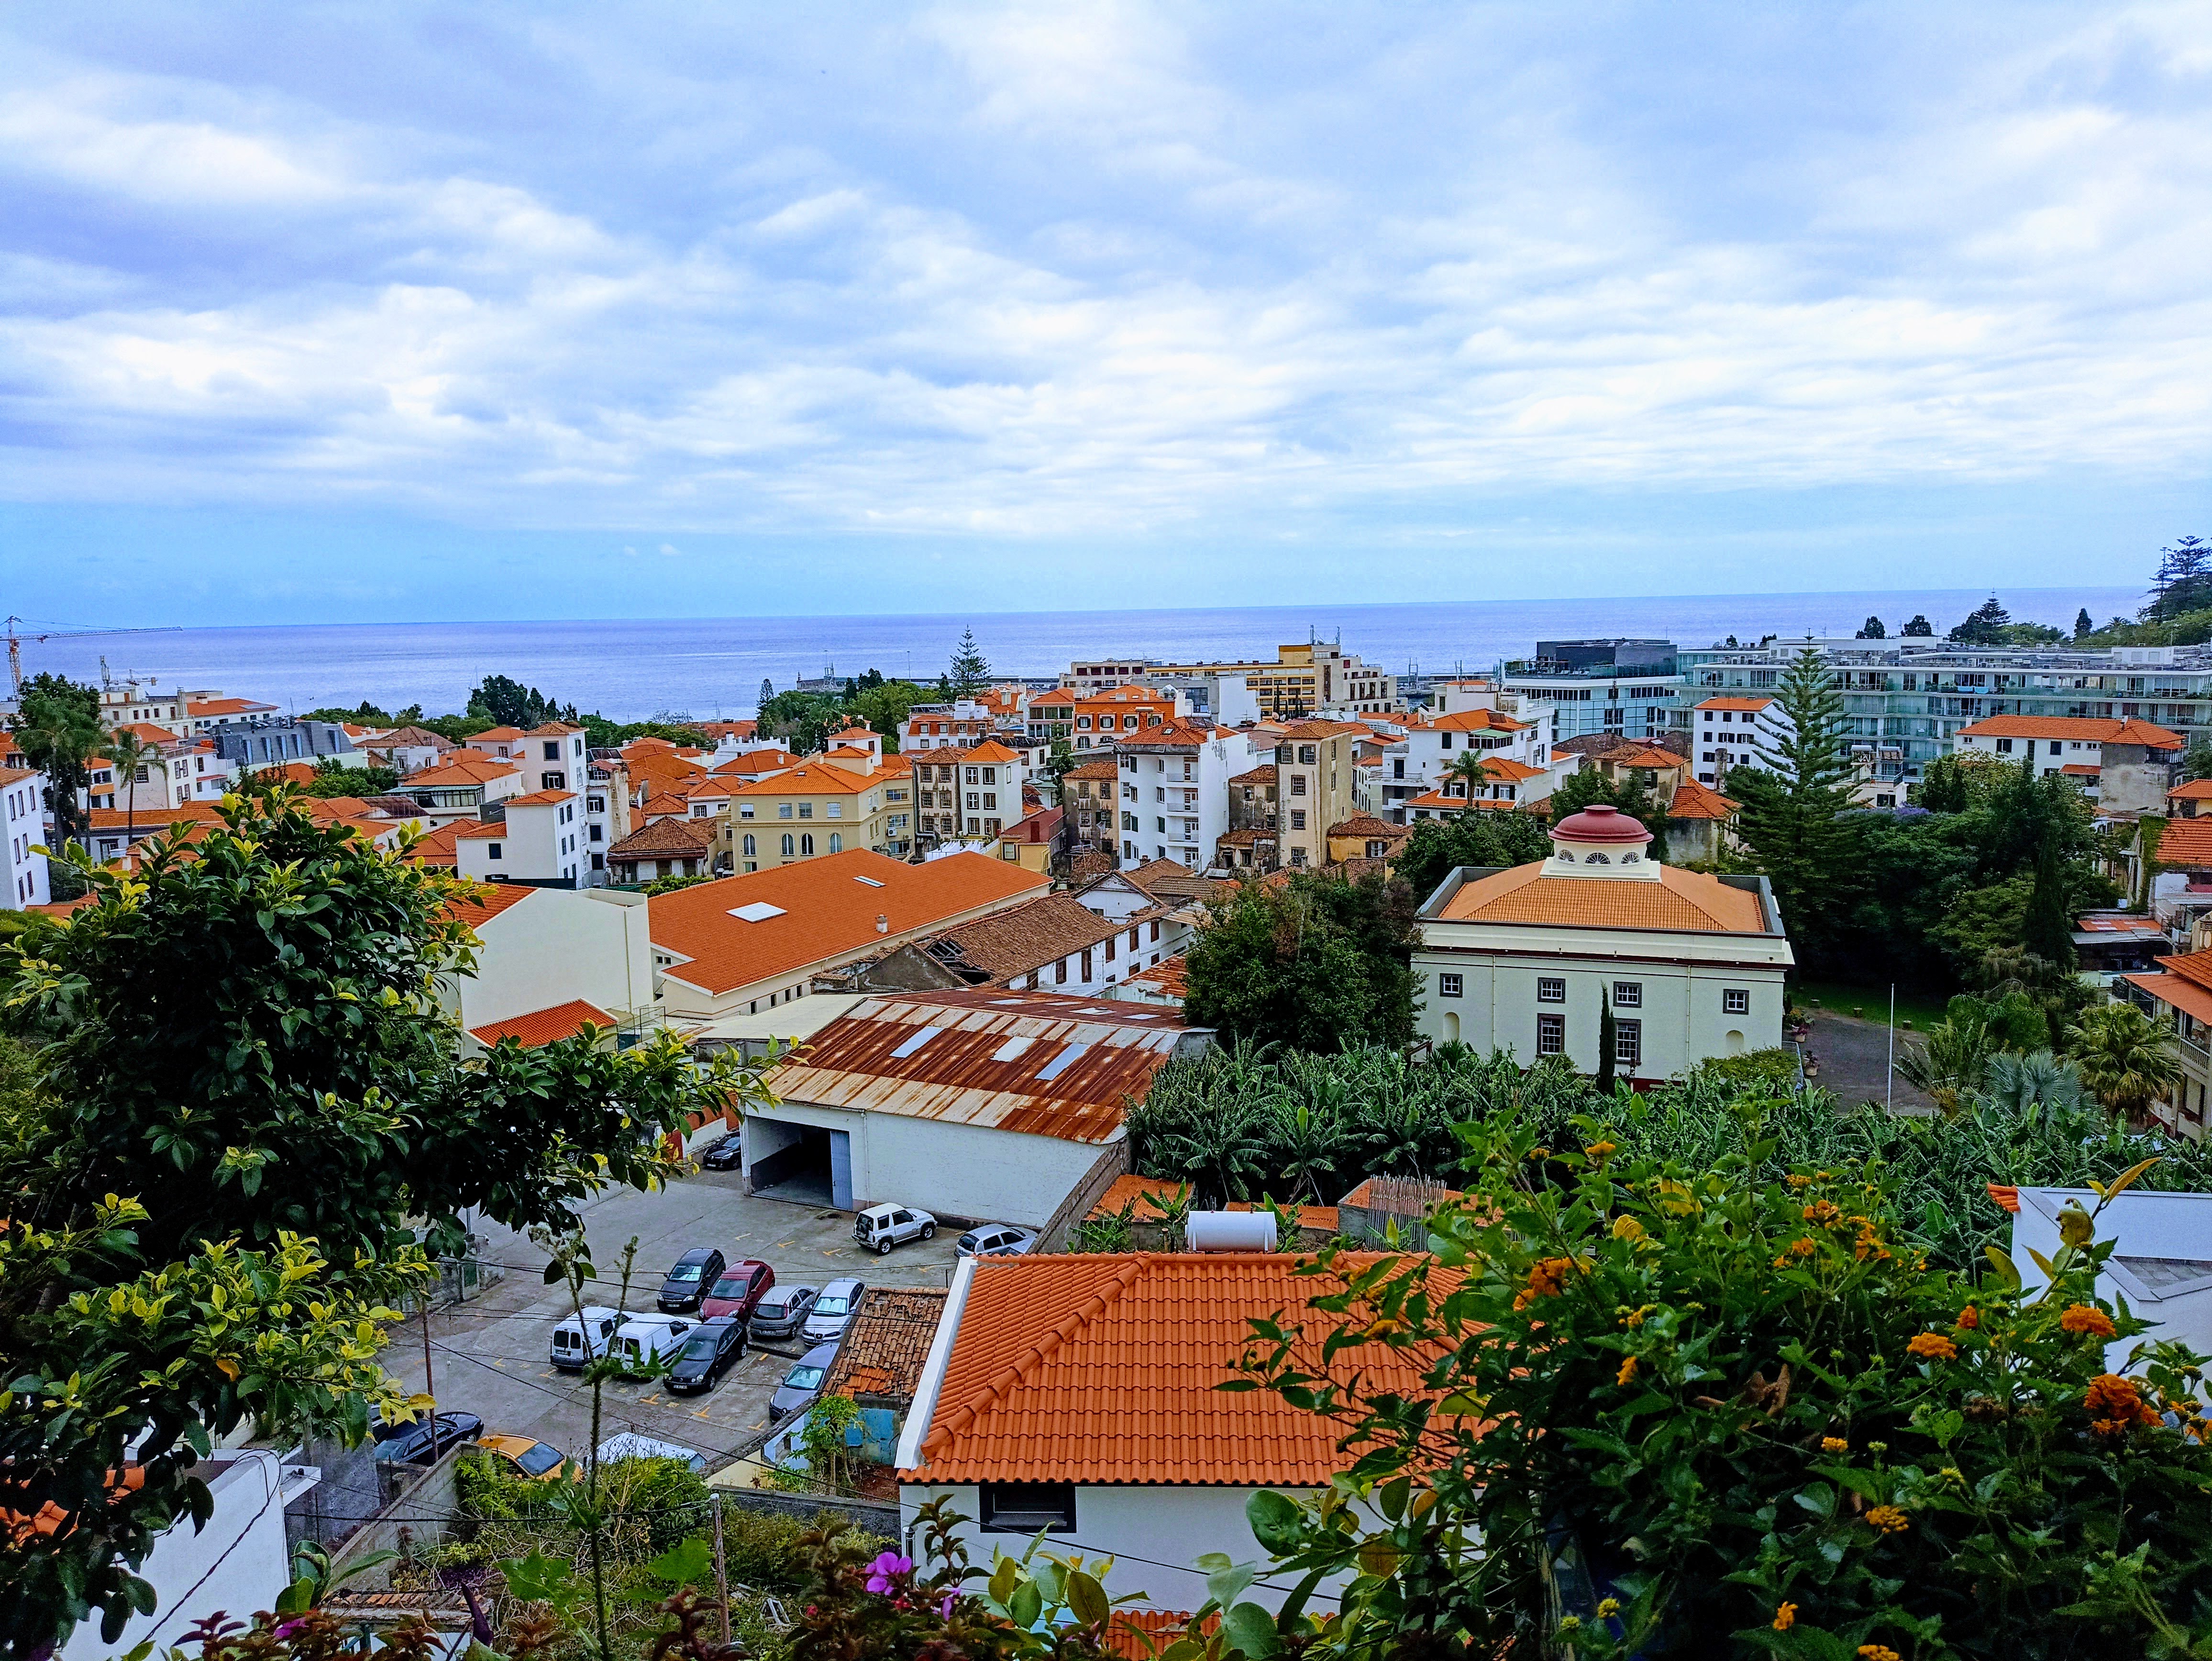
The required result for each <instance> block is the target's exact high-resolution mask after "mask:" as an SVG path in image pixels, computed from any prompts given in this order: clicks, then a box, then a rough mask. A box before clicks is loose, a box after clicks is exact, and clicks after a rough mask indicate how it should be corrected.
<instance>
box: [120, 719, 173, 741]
mask: <svg viewBox="0 0 2212 1661" xmlns="http://www.w3.org/2000/svg"><path fill="white" fill-rule="evenodd" d="M115 731H116V733H117V734H118V736H119V735H120V734H122V733H130V734H131V737H133V738H135V739H138V740H139V741H140V742H141V743H143V744H174V743H176V742H177V735H176V734H175V733H172V732H171V731H170V730H169V729H168V728H167V727H156V726H155V725H154V723H153V722H152V721H126V722H125V723H124V724H123V725H122V726H120V727H117V728H116V729H115Z"/></svg>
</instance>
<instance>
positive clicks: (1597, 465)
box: [0, 0, 2212, 623]
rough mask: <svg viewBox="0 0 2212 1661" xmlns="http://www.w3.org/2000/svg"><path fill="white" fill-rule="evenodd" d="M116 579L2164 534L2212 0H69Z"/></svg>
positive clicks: (1942, 577) (86, 563) (6, 500)
mask: <svg viewBox="0 0 2212 1661" xmlns="http://www.w3.org/2000/svg"><path fill="white" fill-rule="evenodd" d="M6 29H7V33H5V34H4V36H0V574H4V581H0V600H4V602H5V609H7V610H9V611H21V612H22V613H24V614H26V615H27V616H33V617H37V618H45V619H50V620H58V621H66V622H76V623H84V622H88V621H96V620H118V621H137V620H144V621H181V622H280V621H294V620H302V621H304V620H345V619H377V618H490V617H518V618H520V617H572V618H573V617H594V616H613V615H623V616H661V615H683V614H691V615H700V614H709V615H730V614H733V613H743V612H745V611H759V612H787V613H788V612H796V613H822V612H835V611H903V610H928V611H945V610H950V609H956V608H958V607H972V608H977V609H1008V610H1019V609H1051V608H1056V607H1062V606H1082V605H1093V604H1095V605H1109V606H1119V605H1197V604H1221V603H1236V602H1240V601H1249V602H1269V603H1280V602H1290V601H1300V602H1303V601H1309V600H1325V599H1335V600H1348V599H1354V598H1366V599H1376V600H1384V599H1425V598H1451V599H1498V598H1511V597H1517V596H1543V595H1578V594H1597V593H1612V594H1619V593H1661V592H1716V593H1717V592H1730V591H1750V592H1769V591H1777V590H1790V589H1835V588H1871V587H1885V586H1900V587H1901V586H1913V587H1926V586H1929V585H1931V584H1948V583H1956V584H1958V585H1960V586H1978V585H1985V584H1992V583H1996V584H2002V585H2004V586H2006V587H2015V586H2020V585H2027V584H2035V583H2050V584H2082V583H2096V582H2128V581H2135V580H2136V578H2137V576H2138V575H2140V574H2142V572H2143V571H2144V570H2145V569H2147V568H2148V565H2149V564H2150V563H2152V562H2153V561H2154V559H2155V557H2156V551H2157V548H2158V545H2160V543H2161V542H2164V541H2168V540H2171V539H2172V538H2173V537H2175V536H2177V535H2180V534H2185V533H2187V532H2192V531H2194V532H2204V533H2206V534H2212V514H2208V512H2207V508H2208V507H2212V491H2208V490H2207V487H2206V469H2207V463H2208V459H2212V282H2208V280H2207V276H2206V272H2207V265H2208V257H2207V252H2206V250H2207V247H2208V246H2212V238H2209V237H2208V233H2212V9H2208V7H2207V6H2205V5H2180V6H2171V7H2168V6H2148V7H2140V8H2117V7H2114V8H2104V9H2090V8H2083V7H2075V8H2054V7H2038V6H2034V5H2021V4H2012V5H2006V6H2002V7H1991V6H1977V7H1972V8H1952V7H1947V6H1943V5H1940V4H1929V3H1916V4H1911V5H1905V4H1897V5H1891V6H1885V7H1876V8H1850V7H1844V6H1835V5H1821V6H1808V7H1805V8H1802V9H1797V10H1795V11H1790V10H1785V9H1782V8H1779V7H1771V6H1731V7H1728V8H1717V7H1707V8H1698V7H1685V6H1683V5H1681V4H1680V3H1672V4H1653V5H1650V6H1645V7H1637V6H1625V5H1623V6H1609V5H1604V4H1591V5H1583V6H1571V7H1570V6H1554V5H1535V4H1530V5H1527V6H1517V7H1480V6H1470V5H1464V4H1455V5H1439V6H1434V7H1420V6H1414V5H1402V6H1389V7H1385V6H1363V7H1345V6H1340V5H1313V6H1309V7H1294V6H1273V7H1267V8H1261V7H1251V8H1245V9H1228V8H1206V7H1203V6H1192V5H1176V6H1160V7H1158V8H1147V7H1145V6H1141V5H1126V6H1116V5H1108V6H1099V7H1085V6H1079V5H1066V6H1045V5H1039V6H1031V7H1016V8H1007V9H995V8H984V7H966V6H951V7H946V8H942V9H933V8H915V9H896V8H893V7H889V6H884V5H882V4H880V3H875V4H866V5H859V6H839V5H836V4H831V3H811V4H808V5H805V6H769V5H760V4H750V5H749V4H720V5H706V4H700V5H695V6H682V7H678V6H668V7H651V6H623V5H606V4H599V5H592V6H578V7H574V8H567V9H564V8H562V7H560V6H557V5H532V6H514V7H498V6H490V5H469V6H465V7H464V6H458V5H457V6H453V7H450V8H425V7H415V6H407V5H403V4H370V3H362V4H358V5H354V6H303V5H301V4H299V3H296V0H283V3H276V4H268V5H257V4H252V3H244V0H233V3H225V4H222V5H220V6H213V5H210V6H208V7H205V8H195V7H191V6H189V5H184V4H167V5H161V6H155V7H145V6H137V5H133V4H130V3H120V0H103V3H101V4H100V5H97V6H79V7H58V6H55V7H37V8H16V9H12V10H11V11H10V12H9V14H8V18H7V23H6Z"/></svg>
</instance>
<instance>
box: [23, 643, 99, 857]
mask: <svg viewBox="0 0 2212 1661" xmlns="http://www.w3.org/2000/svg"><path fill="white" fill-rule="evenodd" d="M13 730H14V732H15V743H16V745H17V747H18V748H20V749H21V751H22V752H23V759H24V760H25V761H26V762H27V763H29V764H30V765H31V766H32V767H33V768H35V769H36V770H38V771H40V772H41V773H44V774H45V775H46V811H47V812H50V813H52V815H53V816H54V841H55V843H57V845H60V844H64V843H71V842H79V841H82V839H83V837H84V831H85V826H86V825H87V824H88V823H89V822H90V821H89V820H88V818H87V817H86V812H85V809H84V807H83V806H82V805H81V804H80V802H79V800H78V798H79V797H80V796H81V795H82V794H84V793H85V792H86V791H87V790H88V789H89V788H91V785H92V772H91V770H90V768H88V766H87V765H86V764H87V763H88V762H89V761H90V760H91V759H92V758H93V757H94V756H96V755H97V754H99V752H100V742H101V740H102V739H103V738H104V737H105V732H104V729H103V728H102V727H101V725H100V689H99V688H98V687H95V686H86V685H82V684H79V683H78V682H76V681H73V680H68V679H65V678H63V677H62V676H60V675H52V674H46V673H45V672H40V673H39V674H35V675H33V676H32V677H31V678H30V679H28V680H27V681H25V682H24V683H23V690H22V691H21V693H20V694H19V695H18V696H17V698H16V702H15V721H14V724H13Z"/></svg>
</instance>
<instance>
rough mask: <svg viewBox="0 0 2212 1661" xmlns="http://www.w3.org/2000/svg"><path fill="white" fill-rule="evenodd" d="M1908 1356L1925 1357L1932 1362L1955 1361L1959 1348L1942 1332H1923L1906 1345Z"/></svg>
mask: <svg viewBox="0 0 2212 1661" xmlns="http://www.w3.org/2000/svg"><path fill="white" fill-rule="evenodd" d="M1905 1350H1906V1352H1907V1353H1908V1354H1913V1355H1919V1356H1923V1357H1925V1358H1926V1359H1927V1360H1931V1361H1955V1360H1958V1359H1959V1347H1958V1345H1956V1344H1954V1343H1953V1342H1951V1341H1950V1340H1949V1339H1948V1338H1946V1337H1945V1336H1944V1335H1942V1333H1940V1332H1923V1333H1921V1334H1919V1335H1917V1336H1916V1337H1915V1338H1913V1340H1912V1341H1911V1342H1910V1343H1908V1344H1906V1345H1905Z"/></svg>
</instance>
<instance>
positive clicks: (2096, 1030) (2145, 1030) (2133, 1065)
mask: <svg viewBox="0 0 2212 1661" xmlns="http://www.w3.org/2000/svg"><path fill="white" fill-rule="evenodd" d="M2066 1043H2067V1045H2068V1047H2069V1049H2070V1050H2072V1051H2073V1055H2074V1064H2075V1066H2076V1067H2077V1068H2080V1069H2081V1082H2082V1083H2084V1084H2086V1085H2087V1086H2089V1088H2090V1089H2091V1090H2093V1091H2094V1092H2096V1096H2097V1099H2098V1100H2099V1101H2100V1102H2102V1103H2103V1104H2105V1105H2106V1107H2108V1108H2110V1109H2111V1110H2112V1111H2113V1112H2115V1113H2129V1114H2135V1115H2138V1116H2139V1115H2141V1114H2142V1113H2144V1112H2146V1111H2147V1110H2148V1109H2149V1107H2150V1104H2152V1103H2153V1102H2154V1101H2157V1100H2159V1099H2160V1098H2162V1097H2163V1096H2165V1095H2166V1092H2168V1091H2169V1090H2171V1089H2172V1087H2173V1086H2174V1085H2175V1084H2176V1083H2178V1082H2179V1080H2180V1078H2181V1062H2180V1060H2179V1057H2178V1056H2176V1055H2175V1053H2174V1047H2173V1029H2172V1027H2171V1026H2169V1025H2166V1023H2165V1022H2164V1021H2154V1020H2153V1019H2151V1018H2150V1017H2149V1016H2148V1015H2146V1014H2144V1013H2142V1010H2140V1009H2138V1008H2136V1007H2135V1005H2133V1004H2131V1003H2103V1004H2099V1005H2098V1006H2097V1007H2095V1008H2093V1009H2087V1010H2084V1011H2083V1012H2082V1013H2081V1019H2080V1020H2079V1021H2078V1022H2076V1023H2075V1025H2072V1026H2069V1027H2068V1028H2067V1029H2066Z"/></svg>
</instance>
